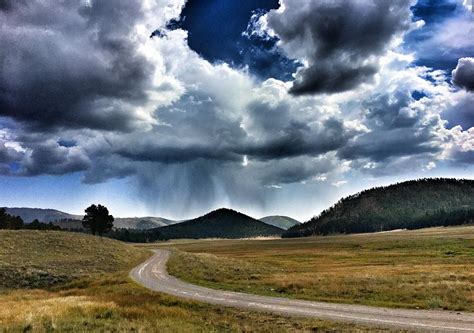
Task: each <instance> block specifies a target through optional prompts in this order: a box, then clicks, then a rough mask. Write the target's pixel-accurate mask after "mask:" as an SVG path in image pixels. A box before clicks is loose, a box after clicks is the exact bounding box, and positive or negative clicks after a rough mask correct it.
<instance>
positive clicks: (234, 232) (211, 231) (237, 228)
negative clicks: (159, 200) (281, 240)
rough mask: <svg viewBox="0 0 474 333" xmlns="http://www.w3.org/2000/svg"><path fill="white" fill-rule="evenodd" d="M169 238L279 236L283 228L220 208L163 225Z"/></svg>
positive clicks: (164, 233)
mask: <svg viewBox="0 0 474 333" xmlns="http://www.w3.org/2000/svg"><path fill="white" fill-rule="evenodd" d="M158 230H160V231H161V233H162V234H163V235H164V236H165V237H166V238H169V239H176V238H195V239H197V238H248V237H258V236H279V235H281V233H282V232H283V230H282V229H280V228H277V227H274V226H271V225H268V224H266V223H263V222H261V221H259V220H255V219H253V218H251V217H250V216H247V215H244V214H242V213H239V212H236V211H234V210H231V209H224V208H222V209H218V210H215V211H213V212H210V213H209V214H206V215H204V216H201V217H198V218H196V219H193V220H188V221H185V222H181V223H177V224H173V225H170V226H166V227H161V228H159V229H158Z"/></svg>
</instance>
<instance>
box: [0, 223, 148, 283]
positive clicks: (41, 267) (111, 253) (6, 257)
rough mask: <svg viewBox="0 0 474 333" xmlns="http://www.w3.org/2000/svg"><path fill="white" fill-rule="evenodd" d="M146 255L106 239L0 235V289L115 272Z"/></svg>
mask: <svg viewBox="0 0 474 333" xmlns="http://www.w3.org/2000/svg"><path fill="white" fill-rule="evenodd" d="M147 256H149V252H148V251H144V250H141V249H137V248H134V247H132V246H130V245H128V244H125V243H122V242H119V241H114V240H110V239H107V238H99V237H93V236H89V235H85V234H81V233H69V232H61V231H27V230H20V231H10V230H2V231H0V289H1V288H42V287H49V286H52V285H55V284H58V283H63V282H68V281H72V280H73V279H75V278H78V277H82V276H88V275H91V274H95V273H106V272H115V271H119V270H123V269H126V268H128V267H129V266H130V265H133V264H136V263H137V262H139V261H140V259H142V258H143V259H144V258H146V257H147Z"/></svg>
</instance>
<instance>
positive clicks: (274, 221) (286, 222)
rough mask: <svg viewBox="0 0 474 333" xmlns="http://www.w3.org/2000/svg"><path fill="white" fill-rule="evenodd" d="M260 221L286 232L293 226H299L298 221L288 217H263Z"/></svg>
mask: <svg viewBox="0 0 474 333" xmlns="http://www.w3.org/2000/svg"><path fill="white" fill-rule="evenodd" d="M260 221H262V222H264V223H266V224H270V225H273V226H275V227H278V228H281V229H284V230H287V229H289V228H291V227H292V226H294V225H298V224H301V222H300V221H297V220H295V219H292V218H291V217H289V216H279V215H274V216H265V217H262V218H261V219H260Z"/></svg>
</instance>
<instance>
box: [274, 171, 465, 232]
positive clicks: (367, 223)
mask: <svg viewBox="0 0 474 333" xmlns="http://www.w3.org/2000/svg"><path fill="white" fill-rule="evenodd" d="M465 223H474V180H467V179H459V180H458V179H452V178H434V179H419V180H411V181H407V182H402V183H397V184H394V185H390V186H385V187H377V188H372V189H368V190H365V191H362V192H360V193H357V194H355V195H351V196H348V197H346V198H344V199H341V200H340V201H339V202H338V203H336V204H335V205H334V206H332V207H331V208H329V209H326V210H324V211H323V212H322V213H321V214H320V215H319V216H317V217H314V218H312V219H311V220H310V221H308V222H306V223H303V224H300V225H296V226H294V227H292V228H290V229H288V230H287V231H286V232H284V233H283V237H304V236H311V235H326V234H332V233H362V232H377V231H387V230H394V229H419V228H425V227H433V226H448V225H459V224H465Z"/></svg>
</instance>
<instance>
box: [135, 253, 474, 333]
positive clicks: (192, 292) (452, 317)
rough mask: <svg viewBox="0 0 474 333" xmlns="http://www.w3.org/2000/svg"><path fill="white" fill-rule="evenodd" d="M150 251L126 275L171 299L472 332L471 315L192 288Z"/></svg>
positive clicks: (162, 257) (161, 256)
mask: <svg viewBox="0 0 474 333" xmlns="http://www.w3.org/2000/svg"><path fill="white" fill-rule="evenodd" d="M154 252H155V254H154V255H153V256H152V257H151V258H150V259H148V260H147V261H145V262H144V263H142V264H140V265H139V266H137V267H135V268H134V269H133V270H132V271H131V272H130V277H131V278H132V279H133V280H134V281H136V282H138V283H139V284H141V285H143V286H145V287H147V288H149V289H151V290H154V291H159V292H163V293H166V294H170V295H173V296H178V297H183V298H187V299H191V300H195V301H200V302H205V303H210V304H216V305H223V306H231V307H237V308H241V309H248V310H256V311H264V312H272V313H278V314H282V315H293V316H304V317H313V318H318V319H326V320H333V321H345V322H352V323H359V324H366V325H367V324H368V325H375V326H378V327H390V328H395V329H402V328H403V329H411V330H427V331H431V332H474V314H473V313H461V312H449V311H431V310H402V309H388V308H377V307H369V306H362V305H349V304H333V303H321V302H310V301H299V300H294V299H287V298H280V297H269V296H258V295H252V294H244V293H238V292H231V291H222V290H214V289H209V288H205V287H200V286H196V285H193V284H190V283H186V282H183V281H181V280H179V279H177V278H175V277H172V276H170V275H169V274H168V273H167V271H166V262H167V261H168V258H169V256H170V252H169V251H167V250H155V251H154Z"/></svg>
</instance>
